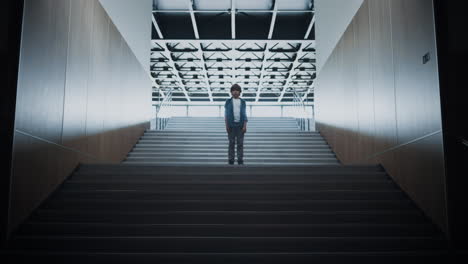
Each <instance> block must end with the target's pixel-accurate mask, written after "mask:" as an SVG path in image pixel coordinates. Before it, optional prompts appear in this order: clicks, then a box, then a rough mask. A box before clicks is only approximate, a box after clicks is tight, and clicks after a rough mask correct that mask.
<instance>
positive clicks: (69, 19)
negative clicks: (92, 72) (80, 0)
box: [60, 1, 72, 144]
mask: <svg viewBox="0 0 468 264" xmlns="http://www.w3.org/2000/svg"><path fill="white" fill-rule="evenodd" d="M71 9H72V3H71V1H70V5H69V8H68V16H67V17H68V34H67V39H68V41H67V58H66V59H65V74H64V78H63V100H62V131H61V132H60V133H61V134H60V142H61V143H62V144H63V129H64V123H65V101H66V100H65V99H66V97H67V83H68V82H67V75H68V60H69V58H70V39H71V37H70V32H71V23H72V19H71V16H72V15H71V14H72V13H71Z"/></svg>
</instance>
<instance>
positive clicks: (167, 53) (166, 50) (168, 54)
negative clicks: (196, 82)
mask: <svg viewBox="0 0 468 264" xmlns="http://www.w3.org/2000/svg"><path fill="white" fill-rule="evenodd" d="M162 53H163V54H164V56H166V57H167V59H168V60H169V61H168V62H166V63H167V64H169V66H170V67H171V68H172V69H171V72H172V75H174V76H175V78H176V80H177V82H178V83H179V88H181V89H182V92H183V93H184V95H185V98H186V99H187V101H189V102H190V101H191V100H190V96H189V95H188V92H187V88H186V87H185V85H184V82H183V80H182V78H180V75H179V72H178V70H177V67H176V65H175V62H174V60H173V59H172V56H171V51H170V50H169V48H168V47H167V46H166V47H164V51H163V52H162Z"/></svg>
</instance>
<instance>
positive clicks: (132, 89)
mask: <svg viewBox="0 0 468 264" xmlns="http://www.w3.org/2000/svg"><path fill="white" fill-rule="evenodd" d="M21 52H22V57H21V62H20V63H21V68H20V72H19V79H20V82H19V84H18V99H17V100H18V103H17V111H16V112H17V115H16V127H15V141H14V154H13V159H14V160H13V165H12V167H13V173H12V192H11V200H10V205H11V206H10V208H11V209H10V211H9V232H11V231H12V230H14V229H15V228H16V227H17V226H18V225H19V224H20V223H21V221H23V220H24V219H25V218H26V217H27V216H28V215H29V214H30V213H31V212H32V211H33V210H34V208H35V207H37V206H38V205H39V204H40V203H41V201H42V200H43V199H44V198H45V197H47V196H48V195H49V194H50V193H51V192H52V191H53V190H54V189H55V188H56V187H57V186H58V185H59V184H60V183H61V182H63V180H64V179H65V178H66V177H67V176H69V175H70V173H71V172H72V170H73V169H74V168H75V167H76V166H77V165H78V164H79V163H102V162H105V163H118V162H120V161H121V160H122V159H124V158H125V156H126V154H127V153H128V152H129V151H130V150H131V148H132V147H133V146H134V144H135V143H136V142H137V140H138V139H139V137H140V136H141V135H142V134H143V133H144V131H145V130H146V129H148V128H149V120H150V114H151V89H152V87H151V81H150V79H149V76H148V75H147V73H146V71H145V69H143V68H142V66H141V64H140V63H139V61H138V60H137V58H136V56H135V55H134V54H133V52H132V51H131V49H130V48H129V46H128V45H127V44H126V42H125V40H124V39H123V38H122V36H121V35H120V33H119V31H118V30H117V28H116V27H115V25H114V24H113V23H112V22H111V20H110V18H109V17H108V16H107V13H106V12H105V11H104V9H103V8H102V6H101V5H100V3H99V1H98V0H73V1H71V0H67V1H64V0H26V1H25V21H24V31H23V45H22V47H21ZM148 52H149V51H148ZM148 55H149V54H148Z"/></svg>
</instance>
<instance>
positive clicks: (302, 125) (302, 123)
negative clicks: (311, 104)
mask: <svg viewBox="0 0 468 264" xmlns="http://www.w3.org/2000/svg"><path fill="white" fill-rule="evenodd" d="M293 97H294V100H293V102H294V112H295V114H294V118H295V119H296V121H297V125H298V126H299V129H300V130H303V131H311V130H315V126H314V119H313V111H312V115H311V114H310V113H308V112H307V109H306V105H305V103H304V101H303V100H302V98H301V96H299V95H298V94H297V92H296V91H295V90H293Z"/></svg>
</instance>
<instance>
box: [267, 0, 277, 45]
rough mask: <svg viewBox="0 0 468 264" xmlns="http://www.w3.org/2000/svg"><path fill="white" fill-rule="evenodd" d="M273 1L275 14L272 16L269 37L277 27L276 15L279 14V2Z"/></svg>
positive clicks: (269, 37)
mask: <svg viewBox="0 0 468 264" xmlns="http://www.w3.org/2000/svg"><path fill="white" fill-rule="evenodd" d="M272 1H273V15H272V17H271V23H270V32H268V39H271V37H272V36H273V30H274V29H275V22H276V15H277V14H278V3H277V1H276V0H272Z"/></svg>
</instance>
